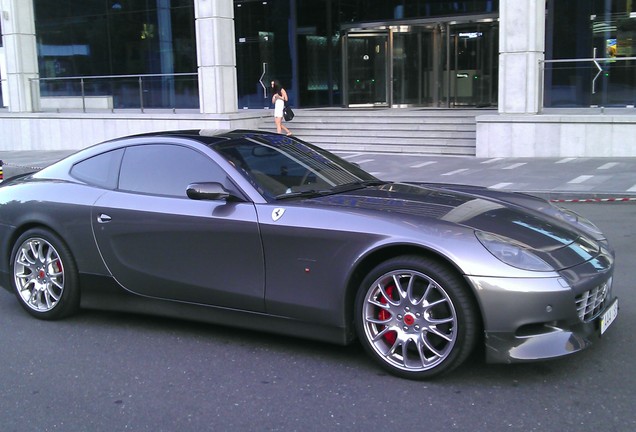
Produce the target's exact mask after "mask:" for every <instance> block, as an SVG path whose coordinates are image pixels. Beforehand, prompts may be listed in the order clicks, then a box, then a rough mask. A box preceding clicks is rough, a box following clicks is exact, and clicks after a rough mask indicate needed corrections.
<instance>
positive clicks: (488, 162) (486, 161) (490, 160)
mask: <svg viewBox="0 0 636 432" xmlns="http://www.w3.org/2000/svg"><path fill="white" fill-rule="evenodd" d="M500 160H503V158H494V159H488V160H485V161H483V162H481V163H482V164H490V163H493V162H499V161H500Z"/></svg>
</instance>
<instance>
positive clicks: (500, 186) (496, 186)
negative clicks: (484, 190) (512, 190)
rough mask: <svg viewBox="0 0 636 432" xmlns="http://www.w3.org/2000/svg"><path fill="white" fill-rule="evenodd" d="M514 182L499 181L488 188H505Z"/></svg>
mask: <svg viewBox="0 0 636 432" xmlns="http://www.w3.org/2000/svg"><path fill="white" fill-rule="evenodd" d="M511 184H513V183H497V184H496V185H492V186H488V189H505V188H507V187H508V186H510V185H511Z"/></svg>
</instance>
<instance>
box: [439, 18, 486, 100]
mask: <svg viewBox="0 0 636 432" xmlns="http://www.w3.org/2000/svg"><path fill="white" fill-rule="evenodd" d="M497 39H498V32H497V26H496V23H479V24H458V25H452V26H450V28H449V39H448V53H449V56H448V60H447V61H446V62H445V69H446V73H445V74H444V75H445V85H444V90H445V93H446V94H445V96H448V101H449V105H450V106H474V107H487V106H494V105H496V104H497V79H498V61H497V59H498V57H497V50H498V46H497Z"/></svg>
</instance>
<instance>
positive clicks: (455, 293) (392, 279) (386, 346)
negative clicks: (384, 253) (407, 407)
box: [355, 256, 477, 379]
mask: <svg viewBox="0 0 636 432" xmlns="http://www.w3.org/2000/svg"><path fill="white" fill-rule="evenodd" d="M355 321H356V330H357V332H358V337H359V338H360V340H361V342H362V345H363V346H364V348H365V350H366V351H367V352H368V353H369V354H371V356H372V357H373V358H374V359H375V360H376V361H377V362H378V363H379V364H380V365H381V366H382V367H384V368H385V369H386V370H388V371H389V372H391V373H393V374H395V375H398V376H402V377H406V378H411V379H426V378H432V377H434V376H436V375H439V374H442V373H446V372H449V371H450V370H452V369H454V368H455V367H457V366H459V365H460V364H461V363H462V362H463V361H464V360H465V359H466V357H468V355H469V354H470V352H471V351H472V349H473V347H474V345H475V341H476V339H477V312H476V308H475V306H474V302H473V300H472V297H471V295H470V293H469V292H468V289H467V287H466V284H465V282H464V281H463V280H462V279H461V277H459V275H457V273H456V272H454V271H453V270H452V269H450V268H448V267H447V266H445V265H443V264H442V263H439V262H437V261H434V260H430V259H427V258H424V257H420V256H403V257H397V258H394V259H391V260H388V261H386V262H384V263H383V264H381V265H379V266H378V267H376V268H375V269H374V270H373V271H372V272H371V273H369V275H368V276H367V277H366V278H365V280H364V281H363V282H362V285H361V287H360V290H359V291H358V295H357V298H356V311H355Z"/></svg>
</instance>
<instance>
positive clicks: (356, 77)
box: [343, 31, 389, 106]
mask: <svg viewBox="0 0 636 432" xmlns="http://www.w3.org/2000/svg"><path fill="white" fill-rule="evenodd" d="M388 45H389V33H388V32H384V31H383V32H364V33H355V32H350V33H348V34H347V35H346V42H345V50H344V53H343V55H344V58H345V62H344V64H345V84H346V88H345V105H348V106H388V105H389V99H388V95H389V91H388V84H389V80H388V75H389V73H388V60H387V59H388V55H387V50H388Z"/></svg>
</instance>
